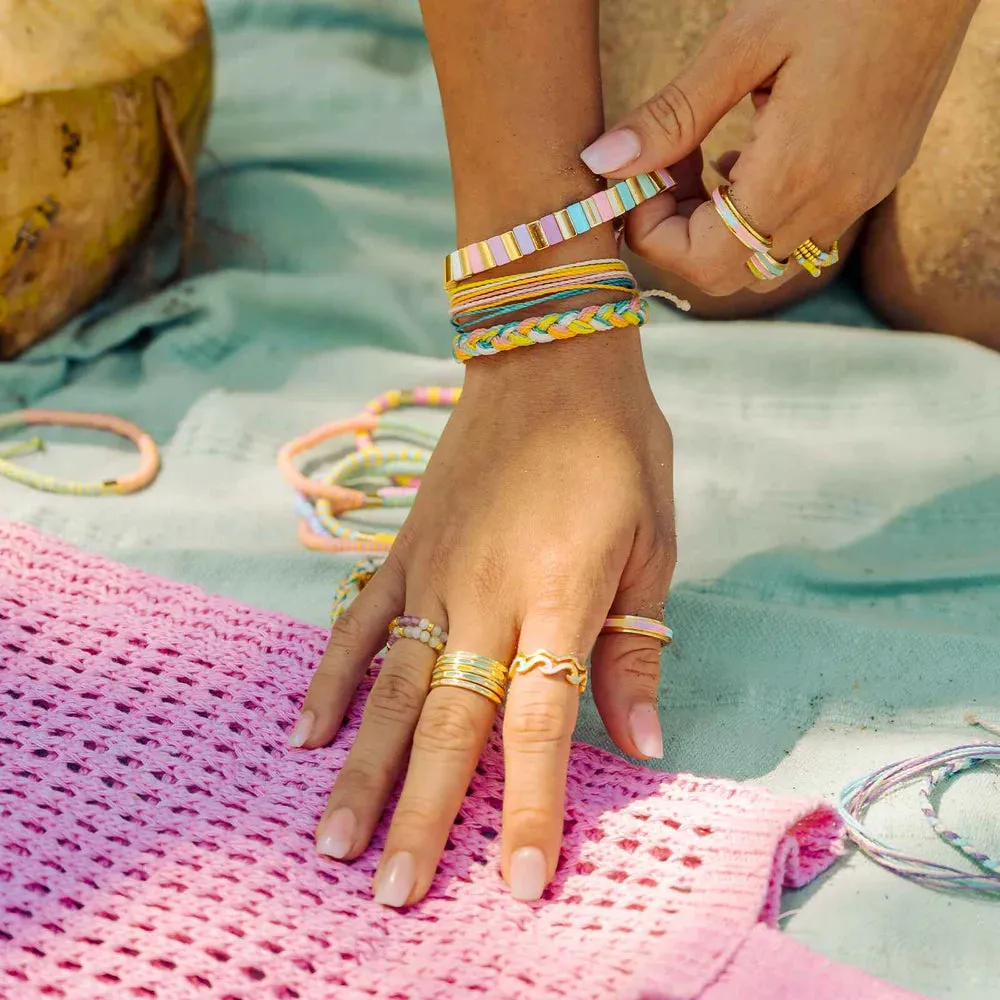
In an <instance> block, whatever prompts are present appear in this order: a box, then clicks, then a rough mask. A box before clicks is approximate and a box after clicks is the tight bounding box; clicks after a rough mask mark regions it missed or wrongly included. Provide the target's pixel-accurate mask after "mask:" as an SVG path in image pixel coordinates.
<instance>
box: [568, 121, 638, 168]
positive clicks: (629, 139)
mask: <svg viewBox="0 0 1000 1000" xmlns="http://www.w3.org/2000/svg"><path fill="white" fill-rule="evenodd" d="M641 152H642V143H641V142H640V141H639V137H638V136H637V135H636V134H635V132H633V131H632V130H631V129H627V128H619V129H615V130H614V131H613V132H605V133H604V135H602V136H601V137H600V139H597V140H596V141H595V142H592V143H591V144H590V145H589V146H588V147H587V148H586V149H585V150H584V151H583V152H582V153H581V154H580V159H581V160H583V162H584V163H586V164H587V166H588V167H589V168H590V169H591V170H592V171H593V172H594V173H595V174H610V173H613V172H614V171H616V170H621V168H622V167H626V166H628V165H629V164H630V163H631V162H632V161H633V160H636V159H638V157H639V154H640V153H641Z"/></svg>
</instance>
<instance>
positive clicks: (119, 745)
mask: <svg viewBox="0 0 1000 1000" xmlns="http://www.w3.org/2000/svg"><path fill="white" fill-rule="evenodd" d="M324 639H325V632H324V631H323V630H322V629H319V628H314V627H311V626H308V625H303V624H300V623H299V622H296V621H292V620H290V619H288V618H284V617H282V616H279V615H274V614H269V613H266V612H263V611H257V610H254V609H253V608H248V607H244V606H241V605H239V604H235V603H232V602H230V601H226V600H222V599H220V598H217V597H211V596H209V595H207V594H204V593H203V592H201V591H200V590H198V589H196V588H194V587H190V586H184V585H181V584H176V583H171V582H168V581H165V580H160V579H157V578H155V577H152V576H148V575H146V574H143V573H139V572H136V571H133V570H130V569H128V568H126V567H124V566H120V565H117V564H116V563H114V562H110V561H108V560H106V559H99V558H94V557H92V556H88V555H84V554H82V553H80V552H79V551H77V550H75V549H72V548H70V547H69V546H67V545H64V544H61V543H59V542H56V541H53V540H52V539H50V538H47V537H46V536H44V535H41V534H39V533H38V532H36V531H34V530H32V529H28V528H24V527H19V526H15V525H10V524H6V523H4V522H0V998H4V1000H32V998H36V997H66V998H70V1000H92V998H93V1000H108V998H117V997H127V998H140V1000H168V998H169V1000H177V998H188V997H190V998H211V1000H257V998H269V1000H270V998H273V1000H295V998H301V1000H312V998H317V1000H328V998H330V1000H355V998H378V1000H450V998H457V997H477V996H481V997H484V998H485V997H489V998H502V1000H508V998H509V1000H547V998H554V997H560V998H567V1000H569V998H572V1000H590V998H594V1000H598V998H599V1000H614V998H628V1000H640V998H644V1000H651V998H661V1000H689V998H695V997H704V998H705V1000H752V998H758V997H761V998H763V997H767V998H778V1000H781V998H787V1000H792V998H795V1000H801V998H802V997H805V996H808V997H809V1000H827V998H829V1000H834V998H836V1000H841V998H846V997H851V998H852V1000H857V998H887V1000H888V998H894V1000H895V998H902V997H904V996H908V994H904V993H903V992H902V991H899V990H896V989H894V988H892V987H889V986H886V985H883V984H881V983H878V982H877V981H875V980H873V979H870V978H869V977H867V976H864V975H862V974H861V973H857V972H854V971H853V970H850V969H846V968H843V967H839V966H836V965H834V964H832V963H830V962H827V961H826V960H825V959H822V958H819V957H818V956H814V955H812V954H810V953H809V952H807V951H806V950H805V949H804V948H803V947H802V946H800V945H798V944H796V943H795V942H794V941H791V940H790V939H787V938H785V937H784V936H783V935H780V934H779V933H778V932H776V931H773V930H771V929H769V927H768V925H773V924H774V922H775V920H776V916H777V913H778V905H779V895H780V892H781V888H782V886H801V885H803V884H804V883H806V882H808V881H809V880H810V879H811V878H813V877H814V876H815V875H817V874H818V873H819V872H821V871H822V870H823V869H825V868H826V867H827V866H828V865H829V864H830V863H831V862H832V861H833V860H834V858H835V857H836V855H837V853H838V850H839V845H840V840H839V836H840V828H839V824H838V821H837V819H836V816H835V814H834V812H833V810H832V809H831V808H830V807H829V806H827V805H826V804H824V803H822V802H815V801H803V800H795V799H780V798H776V797H774V796H772V795H770V794H768V793H767V792H766V791H763V790H761V789H758V788H752V787H746V786H741V785H738V784H734V783H731V782H727V781H721V780H709V779H700V778H694V777H690V776H686V775H676V776H667V775H662V774H657V773H655V772H652V771H649V770H644V769H641V768H637V767H634V766H632V765H630V764H628V763H626V762H624V761H622V760H619V759H618V758H616V757H613V756H611V755H609V754H607V753H604V752H602V751H599V750H596V749H593V748H591V747H587V746H576V747H575V748H574V752H573V757H572V762H571V764H570V771H569V794H568V805H567V816H566V839H565V846H564V848H563V856H562V862H561V865H560V870H559V874H558V876H557V878H556V881H555V883H554V884H553V885H552V886H551V888H550V889H549V891H548V892H547V894H546V897H545V899H544V900H542V901H541V902H539V903H537V904H534V905H525V904H523V903H517V902H514V901H513V900H512V899H511V898H510V896H509V894H508V893H507V891H506V889H505V887H504V886H503V884H502V882H501V880H500V876H499V874H498V864H497V854H498V842H497V833H498V830H499V822H500V807H501V795H502V787H503V786H502V766H501V753H500V748H499V746H498V744H497V742H496V741H494V742H493V743H492V744H491V745H490V748H489V750H488V751H487V753H486V755H485V756H484V758H483V761H482V766H481V767H480V769H479V774H478V775H477V777H476V779H475V781H474V783H473V786H472V789H471V792H470V794H469V797H468V799H467V801H466V803H465V806H464V807H463V809H462V814H461V817H460V819H459V823H458V825H456V827H455V829H454V833H453V835H452V838H451V841H450V843H449V845H448V849H447V851H446V854H445V858H444V861H443V862H442V865H441V870H440V873H439V875H438V877H437V879H436V881H435V884H434V887H433V888H432V890H431V893H430V895H429V896H428V898H427V899H426V901H425V902H423V903H422V904H421V905H419V906H417V907H414V908H412V909H411V910H409V911H404V912H392V911H388V910H385V909H383V908H381V907H379V906H377V905H376V904H375V903H373V902H372V898H371V888H370V887H371V879H372V875H373V873H374V870H375V863H376V858H377V856H378V852H379V850H380V848H381V844H382V839H381V835H380V836H378V837H376V840H375V843H374V845H373V847H372V849H371V850H369V851H368V852H367V853H366V854H365V855H364V857H362V858H361V859H360V860H358V861H357V862H355V863H353V864H349V865H345V864H340V863H336V862H333V861H330V860H329V859H323V858H320V857H318V856H317V855H316V854H315V852H314V849H313V830H314V828H315V824H316V821H317V819H318V818H319V816H320V814H321V812H322V809H323V804H324V800H325V796H326V794H327V791H328V789H329V787H330V783H331V779H332V778H333V776H334V775H335V774H336V772H337V769H338V768H339V767H340V766H341V764H342V763H343V760H344V757H345V755H346V753H347V748H348V746H349V745H350V742H351V739H352V737H353V735H354V732H355V731H356V729H357V725H358V722H359V720H360V715H361V701H360V700H359V701H358V703H357V705H356V706H355V707H354V708H353V709H352V712H351V716H350V722H349V725H347V726H346V727H345V729H344V730H343V732H342V734H341V736H340V738H339V739H338V741H337V743H336V744H335V745H334V746H332V747H330V748H329V749H326V750H323V751H318V752H312V753H304V752H301V751H300V752H294V751H289V750H288V749H286V739H287V732H288V729H289V728H290V726H291V725H292V723H293V721H294V719H295V717H296V709H297V707H298V705H299V702H300V699H301V697H302V694H303V692H304V691H305V688H306V684H307V682H308V679H309V676H310V672H311V669H312V666H313V664H314V663H315V662H316V660H317V658H318V657H319V655H320V653H321V651H322V648H323V644H324Z"/></svg>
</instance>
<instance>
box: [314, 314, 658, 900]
mask: <svg viewBox="0 0 1000 1000" xmlns="http://www.w3.org/2000/svg"><path fill="white" fill-rule="evenodd" d="M540 352H545V357H544V358H540V357H538V355H539V354H540ZM542 362H544V363H542ZM672 452H673V448H672V441H671V436H670V430H669V428H668V426H667V423H666V421H665V420H664V418H663V415H662V414H661V412H660V411H659V409H658V408H657V405H656V402H655V400H654V399H653V395H652V392H651V390H650V388H649V383H648V381H647V379H646V374H645V371H644V368H643V364H642V357H641V351H640V347H639V341H638V336H637V335H636V333H635V331H625V332H622V333H609V334H601V335H597V336H593V337H587V338H578V339H577V340H574V341H569V342H566V343H562V344H551V345H547V346H543V347H531V348H527V349H522V350H518V351H513V352H511V353H510V354H507V355H502V356H499V357H495V358H489V359H483V360H480V361H474V362H472V363H470V364H469V365H468V368H467V375H466V382H465V388H464V390H463V394H462V398H461V401H460V403H459V405H458V407H457V408H456V410H455V412H454V414H453V415H452V417H451V419H450V421H449V422H448V425H447V427H446V429H445V432H444V435H443V437H442V438H441V442H440V444H439V446H438V447H437V449H436V450H435V452H434V456H433V459H432V461H431V463H430V465H429V468H428V470H427V473H426V475H425V476H424V477H423V481H422V484H421V487H420V493H419V496H418V498H417V501H416V504H415V505H414V508H413V510H412V512H411V513H410V516H409V517H408V518H407V520H406V523H405V525H404V527H403V530H402V532H401V533H400V535H399V538H398V540H397V542H396V544H395V546H394V547H393V549H392V551H391V553H390V555H389V557H388V560H387V561H386V563H385V564H384V566H383V567H382V568H381V569H380V570H379V571H378V573H377V574H376V576H375V578H374V579H373V580H372V582H371V583H370V584H369V585H368V586H367V587H366V588H365V589H364V591H362V593H361V594H360V595H359V597H358V598H357V600H356V601H355V603H354V604H353V605H352V607H351V608H350V609H349V610H348V612H347V613H346V614H345V615H344V616H343V617H342V618H341V619H340V620H339V621H338V623H337V625H336V627H335V628H334V630H333V633H332V635H331V638H330V643H329V646H328V648H327V650H326V653H325V654H324V657H323V660H322V662H321V663H320V666H319V668H318V670H317V672H316V674H315V676H314V677H313V681H312V684H311V685H310V688H309V692H308V695H307V697H306V700H305V704H304V706H303V720H304V723H305V725H304V727H303V729H306V728H307V729H308V737H307V738H306V740H305V746H306V747H318V746H322V745H323V744H325V743H328V742H329V741H330V740H332V739H333V738H334V737H335V736H336V734H337V730H338V728H339V726H340V723H341V720H342V718H343V716H344V713H345V710H346V709H347V706H348V703H349V702H350V700H351V698H352V697H353V696H354V693H355V689H356V687H357V684H358V682H359V681H360V680H361V678H362V677H363V676H364V674H365V671H366V669H367V667H368V663H369V661H370V660H371V658H372V656H373V655H374V654H375V653H376V652H377V651H378V649H379V648H380V647H381V646H382V644H383V643H384V641H385V638H386V627H387V624H388V622H389V621H390V619H391V618H392V617H394V616H395V615H397V614H402V613H405V614H410V615H417V616H419V617H424V618H427V619H429V620H430V621H431V622H434V623H437V624H440V625H441V626H442V627H443V628H445V629H447V630H448V631H449V633H450V638H449V641H448V647H447V648H448V650H450V651H456V650H462V651H466V652H473V653H478V654H480V655H484V656H489V657H492V658H495V659H497V660H500V661H502V662H503V663H505V664H509V663H510V662H511V660H512V658H513V656H514V654H515V652H516V651H517V650H519V649H520V650H523V651H525V652H533V651H536V650H539V649H547V650H550V651H551V652H553V653H556V654H557V655H574V656H576V657H579V658H580V659H581V660H584V661H585V660H586V657H587V656H588V654H590V652H591V649H592V648H594V654H593V661H592V663H593V666H592V671H591V684H592V690H593V693H594V698H595V700H596V702H597V706H598V708H599V710H600V712H601V715H602V716H603V718H604V721H605V723H606V725H607V727H608V731H609V732H610V734H611V737H612V738H613V739H614V740H615V742H616V743H617V744H618V745H619V746H620V747H621V748H622V749H623V750H624V751H625V752H626V753H628V754H630V755H632V756H634V757H657V756H662V735H661V733H660V727H659V721H658V718H657V714H656V700H657V686H658V680H659V668H660V647H659V645H658V644H657V643H656V642H654V641H651V640H648V639H642V638H638V637H636V636H630V635H613V636H612V635H603V636H601V637H600V639H598V633H599V630H600V628H601V625H602V622H603V620H604V618H605V617H606V616H607V615H608V614H609V612H610V611H611V610H613V611H614V612H616V613H630V614H641V615H652V616H654V617H656V616H659V615H660V614H661V613H662V606H663V601H664V598H665V595H666V592H667V588H668V586H669V583H670V577H671V573H672V570H673V565H674V518H673V500H672V496H673V494H672ZM595 643H596V647H595ZM435 659H436V657H435V654H434V653H433V652H432V651H431V650H430V649H429V648H428V646H426V645H423V644H422V643H420V642H418V641H416V640H400V641H398V642H396V644H395V645H394V646H393V647H392V648H391V650H390V651H389V652H388V654H387V655H386V658H385V662H384V664H383V666H382V668H381V671H380V673H379V676H378V678H377V680H376V682H375V685H374V687H373V689H372V691H371V694H370V695H369V697H368V702H367V705H366V707H365V712H364V719H363V722H362V725H361V728H360V731H359V733H358V736H357V739H356V740H355V743H354V745H353V747H352V749H351V751H350V754H349V756H348V758H347V761H346V763H345V765H344V768H343V770H342V771H341V772H340V774H339V776H338V777H337V780H336V782H335V784H334V786H333V790H332V792H331V794H330V798H329V802H328V805H327V808H326V812H325V813H324V816H323V818H322V820H321V821H320V824H319V827H318V829H317V833H316V838H317V847H318V849H319V850H320V852H321V853H324V854H328V855H330V856H332V857H335V858H345V859H350V858H355V857H357V856H358V855H359V854H361V853H362V851H364V850H365V848H366V847H367V845H368V843H369V841H370V839H371V837H372V834H373V831H374V830H375V828H376V826H377V824H378V822H379V820H380V818H381V816H382V813H383V810H384V809H385V807H386V804H387V802H388V800H389V797H390V794H391V793H392V790H393V787H394V785H395V784H396V781H397V779H398V777H399V776H400V775H401V773H402V772H403V771H404V770H405V771H406V779H405V783H404V786H403V790H402V795H401V798H400V800H399V803H398V805H397V807H396V810H395V815H394V817H393V821H392V825H391V828H390V830H389V835H388V841H387V843H386V847H385V852H384V854H383V857H382V862H381V865H380V868H379V872H378V874H377V876H376V880H375V896H376V899H377V900H378V901H380V902H382V903H385V904H388V905H390V906H403V905H406V904H410V903H414V902H416V901H417V900H419V899H421V898H422V897H423V896H424V895H425V893H426V892H427V891H428V888H429V887H430V885H431V881H432V879H433V877H434V872H435V870H436V867H437V864H438V860H439V858H440V856H441V853H442V851H443V849H444V846H445V843H446V841H447V838H448V833H449V830H450V828H451V825H452V822H453V821H454V819H455V816H456V814H457V812H458V810H459V808H460V806H461V804H462V800H463V798H464V796H465V792H466V789H467V788H468V786H469V783H470V780H471V779H472V776H473V772H474V770H475V767H476V763H477V761H478V759H479V756H480V753H481V752H482V750H483V748H484V746H485V744H486V741H487V738H488V736H489V733H490V731H491V729H492V726H493V723H494V718H495V715H496V709H495V707H494V705H493V704H491V703H490V702H489V701H488V700H487V699H486V698H484V697H482V696H480V695H478V694H474V693H470V692H468V691H464V690H460V689H456V688H438V689H435V690H434V691H431V692H430V693H428V686H429V683H430V678H431V671H432V669H433V667H434V662H435ZM578 700H579V695H578V693H577V690H576V688H575V687H574V686H573V685H571V684H568V683H567V682H566V681H565V680H564V679H562V678H561V677H560V676H556V677H547V676H544V675H542V674H539V673H537V672H535V673H530V674H526V675H524V676H519V677H517V678H515V680H514V681H513V683H512V685H511V688H510V693H509V697H508V700H507V705H506V709H505V715H504V721H503V740H504V753H505V762H506V767H505V774H506V778H505V781H506V784H505V789H506V790H505V794H504V811H503V872H504V876H505V878H506V879H507V881H508V882H509V884H510V886H511V889H512V891H513V894H514V895H515V896H516V897H518V898H520V899H537V898H538V897H539V896H540V895H541V893H542V891H543V890H544V888H545V886H546V885H547V883H548V882H549V880H550V879H551V878H552V876H553V873H554V872H555V868H556V863H557V859H558V857H559V846H560V841H561V837H562V824H563V800H564V793H565V782H566V767H567V761H568V756H569V746H570V737H571V735H572V732H573V728H574V725H575V722H576V716H577V703H578ZM302 731H303V730H300V732H302Z"/></svg>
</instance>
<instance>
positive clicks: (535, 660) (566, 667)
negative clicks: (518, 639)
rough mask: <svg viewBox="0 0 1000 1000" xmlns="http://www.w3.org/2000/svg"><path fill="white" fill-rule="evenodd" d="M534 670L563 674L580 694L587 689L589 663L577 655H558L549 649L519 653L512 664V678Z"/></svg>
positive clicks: (548, 675) (547, 673)
mask: <svg viewBox="0 0 1000 1000" xmlns="http://www.w3.org/2000/svg"><path fill="white" fill-rule="evenodd" d="M533 670H537V671H539V673H542V674H545V675H546V676H547V677H555V676H557V675H559V674H562V675H563V679H564V680H565V681H566V682H567V683H569V684H572V685H574V686H575V687H576V689H577V691H579V692H580V694H583V692H584V691H586V690H587V665H586V664H585V663H582V662H581V661H580V660H578V659H577V658H576V657H575V656H556V654H555V653H550V652H549V651H548V650H547V649H539V650H536V651H535V652H534V653H518V654H517V656H516V657H514V662H513V663H512V664H511V665H510V679H511V680H513V679H514V677H515V676H517V675H519V674H530V673H531V672H532V671H533Z"/></svg>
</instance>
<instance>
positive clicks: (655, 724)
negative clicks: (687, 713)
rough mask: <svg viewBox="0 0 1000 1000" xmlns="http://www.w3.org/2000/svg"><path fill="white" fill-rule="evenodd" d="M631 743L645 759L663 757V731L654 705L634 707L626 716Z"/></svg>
mask: <svg viewBox="0 0 1000 1000" xmlns="http://www.w3.org/2000/svg"><path fill="white" fill-rule="evenodd" d="M628 728H629V732H630V733H631V736H632V742H633V743H634V744H635V745H636V747H637V748H638V750H639V752H640V753H641V754H642V755H643V756H645V757H662V756H663V730H662V729H661V728H660V714H659V712H657V711H656V706H655V705H635V706H633V708H632V711H631V712H629V714H628Z"/></svg>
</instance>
